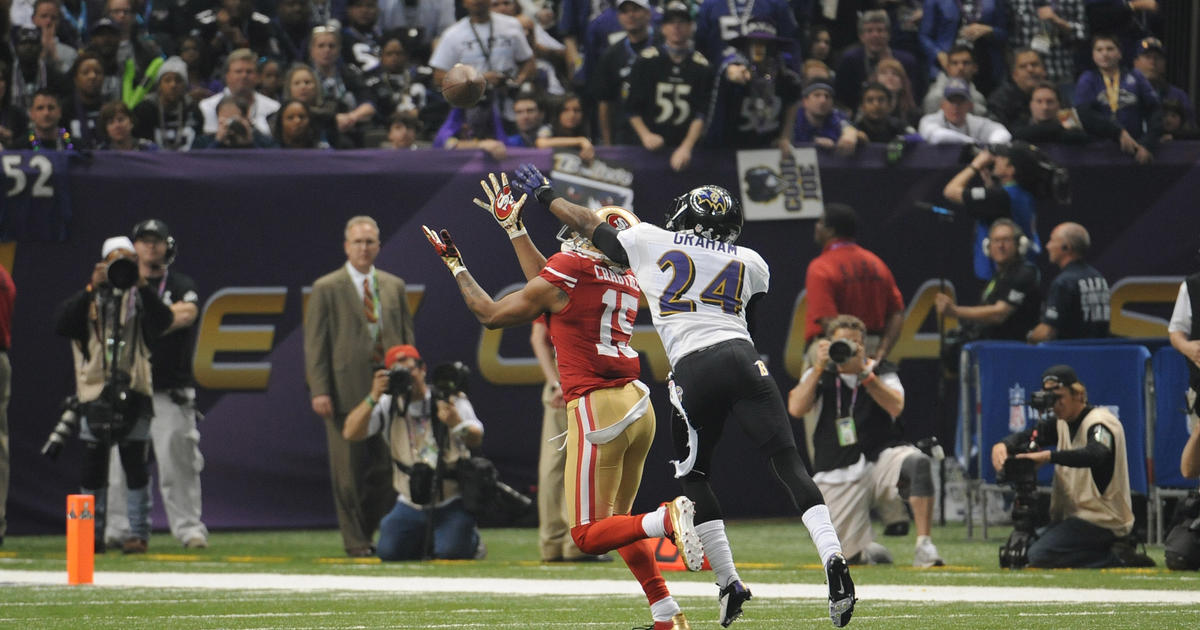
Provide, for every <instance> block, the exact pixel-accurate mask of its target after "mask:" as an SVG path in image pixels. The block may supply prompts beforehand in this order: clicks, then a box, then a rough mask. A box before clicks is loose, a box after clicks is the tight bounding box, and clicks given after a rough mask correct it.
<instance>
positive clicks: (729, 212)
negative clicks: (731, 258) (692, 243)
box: [664, 186, 744, 243]
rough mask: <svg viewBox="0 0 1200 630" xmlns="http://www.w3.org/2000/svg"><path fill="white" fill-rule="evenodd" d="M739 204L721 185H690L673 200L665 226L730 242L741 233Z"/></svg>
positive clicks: (740, 209) (741, 218) (741, 219)
mask: <svg viewBox="0 0 1200 630" xmlns="http://www.w3.org/2000/svg"><path fill="white" fill-rule="evenodd" d="M743 222H744V218H743V216H742V205H741V204H740V203H738V201H737V200H736V199H734V198H733V195H730V194H729V191H728V190H725V189H724V188H722V187H720V186H700V187H699V188H693V189H692V190H690V191H688V192H687V194H684V195H682V196H680V197H677V198H676V199H675V208H674V209H673V210H672V211H671V213H670V214H668V215H667V222H666V225H665V226H664V227H666V229H668V230H671V231H673V232H691V233H693V234H698V235H700V236H703V237H704V238H707V239H710V240H714V241H723V242H726V243H732V242H734V241H736V240H737V237H738V236H739V235H740V234H741V233H742V224H743Z"/></svg>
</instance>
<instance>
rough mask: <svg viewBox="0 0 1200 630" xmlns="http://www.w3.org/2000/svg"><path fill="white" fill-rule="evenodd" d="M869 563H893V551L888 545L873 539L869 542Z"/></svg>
mask: <svg viewBox="0 0 1200 630" xmlns="http://www.w3.org/2000/svg"><path fill="white" fill-rule="evenodd" d="M866 556H867V564H892V562H893V561H892V552H890V551H888V548H887V547H884V546H883V545H881V544H879V543H877V542H875V541H871V542H870V543H867V552H866Z"/></svg>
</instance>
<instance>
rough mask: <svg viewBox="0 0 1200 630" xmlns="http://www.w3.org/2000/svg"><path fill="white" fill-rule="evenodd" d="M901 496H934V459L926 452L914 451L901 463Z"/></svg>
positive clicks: (906, 497) (904, 497) (905, 497)
mask: <svg viewBox="0 0 1200 630" xmlns="http://www.w3.org/2000/svg"><path fill="white" fill-rule="evenodd" d="M898 485H899V489H900V497H901V498H903V499H906V500H907V499H908V498H909V497H910V496H913V497H932V496H933V461H932V460H930V459H929V456H928V455H926V454H924V453H914V454H912V455H909V456H908V457H905V458H904V461H903V462H902V463H901V464H900V483H899V484H898Z"/></svg>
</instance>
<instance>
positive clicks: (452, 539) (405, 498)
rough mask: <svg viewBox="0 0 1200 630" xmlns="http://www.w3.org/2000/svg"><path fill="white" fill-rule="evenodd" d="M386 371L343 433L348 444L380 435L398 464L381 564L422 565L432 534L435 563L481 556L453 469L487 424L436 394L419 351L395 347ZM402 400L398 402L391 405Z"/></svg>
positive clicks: (463, 402) (460, 400) (464, 403)
mask: <svg viewBox="0 0 1200 630" xmlns="http://www.w3.org/2000/svg"><path fill="white" fill-rule="evenodd" d="M385 365H386V366H387V369H385V370H377V371H376V372H375V377H374V380H373V381H372V383H371V392H370V393H369V394H367V397H366V398H364V399H363V401H362V402H360V403H359V404H358V406H356V407H355V408H354V409H353V410H351V411H350V414H349V415H347V416H346V424H345V426H344V427H343V429H342V436H343V437H345V438H346V439H347V440H351V441H358V440H363V439H366V438H367V437H369V436H372V435H376V434H379V435H382V436H383V439H384V441H386V442H387V444H388V447H389V451H390V453H391V457H392V460H393V462H394V463H395V465H396V469H397V470H396V471H394V474H393V484H394V485H395V487H396V492H397V493H398V494H399V497H398V498H397V501H396V506H395V507H394V508H393V509H392V511H391V513H389V514H388V515H387V516H385V517H384V518H383V521H382V522H380V524H379V542H378V544H377V545H376V549H377V553H378V555H379V558H380V559H381V560H419V559H421V558H422V557H423V555H424V553H425V551H426V535H427V532H428V531H429V530H430V529H432V536H433V547H432V555H433V557H434V558H440V559H452V558H457V559H465V558H475V557H479V556H477V551H478V550H480V549H486V548H485V547H483V546H482V542H481V540H480V538H479V531H478V530H477V529H476V527H475V518H474V517H473V516H471V514H470V513H469V512H467V509H466V507H465V506H464V504H463V501H462V495H461V492H460V488H459V482H458V481H457V479H456V478H455V475H454V473H453V471H454V468H455V464H456V463H457V462H458V461H459V460H460V459H465V458H469V457H470V456H471V455H470V450H469V449H472V448H476V447H478V446H479V445H480V444H482V443H483V424H482V423H481V422H480V421H479V419H478V418H476V417H475V410H474V408H473V407H471V402H470V401H469V400H467V397H466V395H465V394H462V393H455V392H444V393H443V394H444V395H445V397H442V396H438V397H435V396H434V391H433V390H432V389H431V388H430V386H429V385H428V384H426V383H425V373H426V370H425V362H424V361H422V360H421V355H420V353H419V352H418V351H417V349H416V348H415V347H413V346H410V345H402V346H392V348H391V349H389V350H388V352H387V357H386V359H385ZM397 400H399V401H400V403H401V404H400V405H399V406H394V405H393V402H394V401H397ZM431 519H432V523H430V520H431Z"/></svg>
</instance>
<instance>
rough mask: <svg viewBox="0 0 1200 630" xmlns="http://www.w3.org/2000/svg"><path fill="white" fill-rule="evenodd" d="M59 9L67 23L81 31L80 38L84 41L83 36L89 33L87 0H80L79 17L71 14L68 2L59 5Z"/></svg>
mask: <svg viewBox="0 0 1200 630" xmlns="http://www.w3.org/2000/svg"><path fill="white" fill-rule="evenodd" d="M59 9H61V11H62V16H63V18H64V19H65V20H66V21H67V23H69V24H70V25H71V26H73V27H74V28H75V30H76V31H78V32H79V40H80V41H83V36H84V35H86V34H87V21H88V17H87V0H80V2H79V17H78V18H76V17H75V16H74V15H72V14H71V10H70V9H68V8H67V5H66V4H61V5H59Z"/></svg>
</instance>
